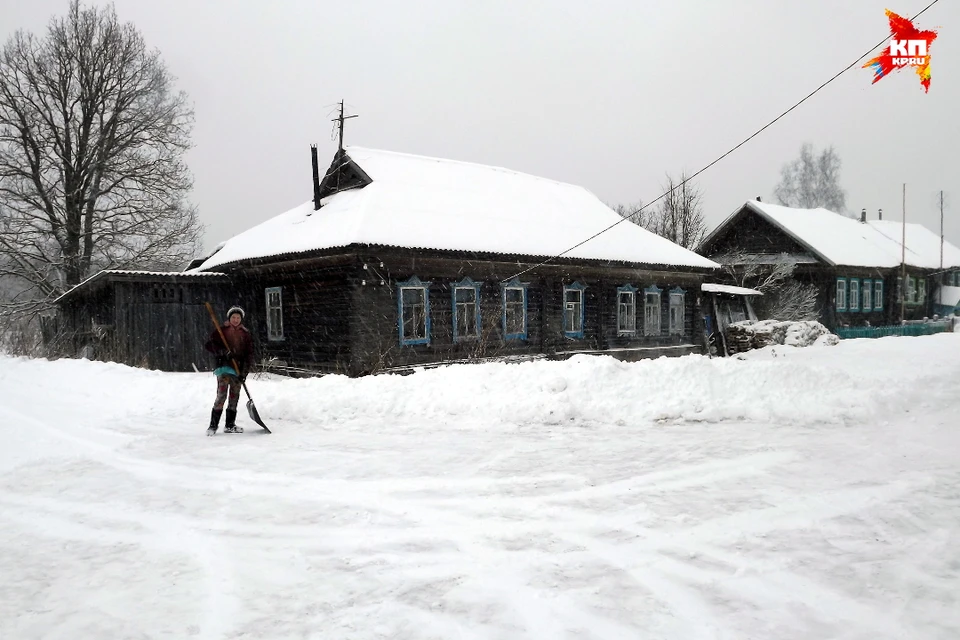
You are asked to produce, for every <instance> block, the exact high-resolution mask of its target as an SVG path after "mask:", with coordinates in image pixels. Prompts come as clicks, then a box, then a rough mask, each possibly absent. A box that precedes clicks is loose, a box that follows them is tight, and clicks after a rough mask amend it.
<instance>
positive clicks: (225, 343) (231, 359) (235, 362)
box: [204, 302, 250, 397]
mask: <svg viewBox="0 0 960 640" xmlns="http://www.w3.org/2000/svg"><path fill="white" fill-rule="evenodd" d="M204 304H205V305H206V306H207V311H209V312H210V319H211V320H213V326H215V327H216V328H217V333H219V334H220V339H221V340H222V341H223V348H224V349H226V350H227V351H230V345H229V344H227V338H226V336H224V335H223V329H221V328H220V321H219V320H217V314H215V313H214V312H213V307H212V306H211V305H210V303H209V302H204ZM230 362H231V364H233V370H234V371H236V372H237V377H240V367H238V366H237V361H236V360H234V359H233V358H230ZM243 390H244V391H247V389H246V384H244V389H243ZM247 397H250V392H249V391H247Z"/></svg>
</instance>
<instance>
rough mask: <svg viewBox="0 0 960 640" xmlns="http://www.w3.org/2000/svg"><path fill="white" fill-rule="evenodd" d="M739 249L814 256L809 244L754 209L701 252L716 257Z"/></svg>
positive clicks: (744, 214)
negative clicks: (803, 243) (798, 240)
mask: <svg viewBox="0 0 960 640" xmlns="http://www.w3.org/2000/svg"><path fill="white" fill-rule="evenodd" d="M736 250H740V251H745V252H747V253H761V254H780V253H789V254H791V255H806V256H810V257H814V256H813V254H812V253H811V252H810V251H809V250H808V249H807V248H806V247H804V246H803V245H801V244H800V243H798V242H797V241H796V240H794V239H793V238H791V237H790V236H789V235H787V234H786V233H784V232H783V230H781V229H780V228H779V227H777V226H776V225H774V224H772V223H770V222H768V221H767V220H765V219H764V218H762V217H761V216H759V215H757V214H756V213H754V212H753V211H747V212H745V213H742V214H740V215H739V217H738V218H737V219H735V220H734V221H733V222H732V224H730V225H729V226H728V227H727V228H726V229H724V230H723V231H722V232H721V233H720V234H719V235H718V236H717V237H715V238H713V240H711V241H710V243H709V244H704V245H703V246H702V247H701V248H700V253H702V254H703V255H705V256H707V257H710V258H713V257H716V256H720V255H723V254H725V253H728V252H731V251H736Z"/></svg>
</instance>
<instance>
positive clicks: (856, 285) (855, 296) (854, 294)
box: [847, 278, 860, 311]
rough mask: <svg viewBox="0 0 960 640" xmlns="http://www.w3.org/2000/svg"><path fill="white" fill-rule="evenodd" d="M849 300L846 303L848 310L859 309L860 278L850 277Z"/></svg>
mask: <svg viewBox="0 0 960 640" xmlns="http://www.w3.org/2000/svg"><path fill="white" fill-rule="evenodd" d="M848 286H849V287H850V301H849V302H848V303H847V309H848V310H850V311H860V278H850V284H849V285H848Z"/></svg>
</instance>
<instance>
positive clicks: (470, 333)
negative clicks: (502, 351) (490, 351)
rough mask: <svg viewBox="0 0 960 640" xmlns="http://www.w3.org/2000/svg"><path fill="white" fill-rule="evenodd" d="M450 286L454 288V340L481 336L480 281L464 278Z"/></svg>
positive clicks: (458, 340) (472, 338)
mask: <svg viewBox="0 0 960 640" xmlns="http://www.w3.org/2000/svg"><path fill="white" fill-rule="evenodd" d="M450 288H451V289H452V290H453V341H454V342H460V341H461V340H474V339H476V338H478V337H480V283H479V282H474V281H473V280H471V279H470V278H464V279H463V280H461V281H460V282H455V283H453V284H452V285H451V287H450Z"/></svg>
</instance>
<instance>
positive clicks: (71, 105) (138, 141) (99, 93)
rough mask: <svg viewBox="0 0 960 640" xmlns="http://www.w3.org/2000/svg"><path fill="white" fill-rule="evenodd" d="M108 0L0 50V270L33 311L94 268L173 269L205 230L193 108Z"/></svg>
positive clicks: (4, 307) (71, 12)
mask: <svg viewBox="0 0 960 640" xmlns="http://www.w3.org/2000/svg"><path fill="white" fill-rule="evenodd" d="M173 83H174V78H173V77H172V76H171V75H170V73H169V72H168V71H167V69H166V67H165V65H164V63H163V61H162V60H161V58H160V55H159V53H158V52H156V51H150V50H148V49H147V47H146V45H145V43H144V40H143V37H142V35H141V34H140V32H139V31H138V30H137V29H136V28H135V27H134V26H133V25H132V24H130V23H124V24H121V23H119V22H118V20H117V16H116V13H115V12H114V9H113V7H112V6H111V7H107V8H96V7H93V8H89V9H88V8H82V7H81V6H80V4H79V1H78V0H73V1H72V2H71V3H70V7H69V9H68V11H67V15H66V16H65V17H60V18H53V19H52V20H51V21H50V24H49V25H48V28H47V33H46V35H45V36H44V37H43V38H42V39H41V38H38V37H36V36H34V35H33V34H31V33H26V32H23V31H18V32H16V33H15V34H14V35H13V36H12V37H11V38H10V39H9V40H8V41H7V43H6V44H5V46H4V47H3V50H2V51H0V276H7V277H8V278H12V279H14V280H16V281H17V282H18V286H17V291H18V296H17V297H16V298H15V299H14V300H11V299H10V298H9V297H8V298H7V299H6V300H3V301H0V312H5V313H7V314H8V315H9V314H10V313H37V312H39V311H41V310H43V309H44V308H48V307H49V304H50V302H51V301H52V300H53V299H54V298H55V297H56V296H58V295H59V294H60V293H62V292H63V291H65V290H66V289H67V288H69V287H71V286H73V285H75V284H77V283H79V282H81V281H82V280H83V279H85V278H86V277H88V276H89V275H91V274H92V273H94V272H95V271H98V270H100V269H104V268H147V269H169V268H174V267H177V266H181V265H182V264H184V263H185V262H186V261H187V260H188V259H189V258H191V257H192V256H193V255H195V252H196V250H197V248H198V246H199V241H200V237H201V234H202V231H203V229H202V226H201V225H200V224H199V222H198V218H197V213H196V209H195V207H193V206H192V205H191V204H190V203H189V202H188V201H187V193H188V191H189V190H190V188H191V186H192V177H191V175H190V173H189V171H188V170H187V167H186V165H185V163H184V161H183V155H184V153H185V152H186V151H187V150H188V149H189V147H190V144H191V143H190V133H191V128H192V125H193V111H192V109H191V108H190V107H189V105H188V104H187V96H186V94H184V93H183V92H177V91H175V90H174V88H173Z"/></svg>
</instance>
